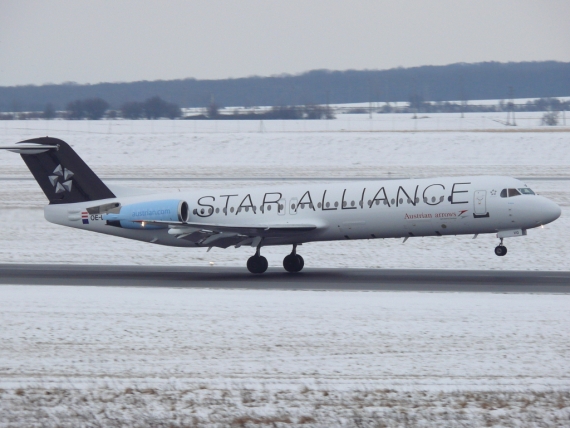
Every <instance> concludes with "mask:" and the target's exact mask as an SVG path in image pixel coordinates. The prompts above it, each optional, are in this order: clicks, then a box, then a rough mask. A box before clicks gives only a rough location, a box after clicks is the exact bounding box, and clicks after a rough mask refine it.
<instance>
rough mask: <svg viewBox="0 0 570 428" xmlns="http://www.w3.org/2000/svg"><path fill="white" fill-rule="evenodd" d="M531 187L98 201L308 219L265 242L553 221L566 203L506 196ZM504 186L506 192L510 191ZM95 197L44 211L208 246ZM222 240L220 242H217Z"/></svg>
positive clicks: (307, 187)
mask: <svg viewBox="0 0 570 428" xmlns="http://www.w3.org/2000/svg"><path fill="white" fill-rule="evenodd" d="M509 188H514V189H520V188H526V185H525V184H524V183H522V182H521V181H519V180H516V179H513V178H509V177H489V176H473V177H444V178H427V179H409V180H385V181H351V182H348V183H340V182H334V183H308V184H300V185H291V184H287V183H283V184H279V185H272V186H271V187H261V186H260V187H255V188H232V189H226V190H203V191H189V192H176V193H169V194H155V195H144V196H127V197H118V198H116V199H108V200H103V201H97V203H100V204H104V203H109V202H115V201H116V202H119V203H121V205H123V206H124V205H128V204H134V203H141V202H145V201H160V200H167V199H179V200H184V201H186V202H187V203H188V205H189V207H190V218H189V221H191V222H193V223H203V224H205V225H207V224H216V225H226V226H251V225H255V226H257V227H259V226H260V225H261V226H263V225H267V226H268V227H269V226H272V225H276V224H280V225H286V224H287V225H289V224H293V225H294V224H303V225H306V224H309V225H314V226H316V228H315V229H314V230H312V231H309V232H302V233H292V234H288V235H286V236H279V237H268V238H267V239H264V241H263V246H268V245H285V244H300V243H303V242H310V241H331V240H346V239H375V238H402V237H417V236H444V235H460V234H482V233H497V232H503V231H515V230H523V231H525V230H526V229H530V228H533V227H537V226H541V225H543V224H546V223H549V222H551V221H554V220H555V219H556V218H558V217H559V216H560V208H559V207H558V205H556V204H555V203H554V202H552V201H550V200H549V199H547V198H544V197H542V196H538V195H534V194H520V195H518V196H514V197H501V192H502V191H503V189H509ZM503 193H504V192H503ZM93 205H95V204H94V203H93V202H86V203H78V204H61V205H57V204H55V205H48V206H46V207H45V218H46V219H47V220H48V221H50V222H52V223H56V224H60V225H63V226H69V227H75V228H79V229H84V230H89V231H94V232H100V233H105V234H109V235H115V236H121V237H125V238H130V239H136V240H140V241H146V242H152V243H156V244H161V245H172V246H180V247H203V246H209V245H203V244H201V243H197V242H195V241H190V240H187V239H184V238H182V239H181V238H180V236H176V235H173V234H172V233H169V227H167V226H165V227H163V228H153V229H149V230H145V229H144V227H143V228H141V229H139V230H134V229H125V228H121V227H113V226H110V225H108V224H107V222H106V221H105V220H104V219H103V216H101V215H98V214H89V215H87V222H85V221H84V220H85V217H86V216H85V214H83V215H82V213H84V212H85V211H86V209H87V208H89V207H90V206H93ZM213 246H216V245H213Z"/></svg>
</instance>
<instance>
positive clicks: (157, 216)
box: [103, 199, 190, 229]
mask: <svg viewBox="0 0 570 428" xmlns="http://www.w3.org/2000/svg"><path fill="white" fill-rule="evenodd" d="M189 215H190V210H189V209H188V203H187V202H185V201H181V200H178V199H167V200H163V201H148V202H139V203H137V204H131V205H125V206H122V207H121V210H120V212H119V213H118V214H105V215H103V220H106V221H107V224H108V225H110V226H118V227H123V228H125V229H164V228H167V227H168V226H167V225H158V224H144V223H140V222H141V221H149V220H159V221H172V222H179V221H183V222H184V221H188V217H189Z"/></svg>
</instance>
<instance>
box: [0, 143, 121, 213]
mask: <svg viewBox="0 0 570 428" xmlns="http://www.w3.org/2000/svg"><path fill="white" fill-rule="evenodd" d="M0 148H1V149H7V150H10V151H12V152H15V153H19V154H20V155H21V156H22V159H23V160H24V162H25V163H26V165H27V166H28V168H29V169H30V171H31V173H32V174H33V176H34V178H35V179H36V181H37V182H38V184H39V185H40V187H41V188H42V190H43V192H44V193H45V195H46V196H47V198H48V199H49V202H50V204H72V203H76V202H86V201H96V200H100V199H109V198H115V195H114V194H113V192H112V191H111V190H110V189H109V188H108V187H107V186H106V185H105V183H103V181H101V179H100V178H99V177H97V175H96V174H95V173H94V172H93V171H92V170H91V168H89V166H87V164H86V163H85V162H84V161H83V160H82V159H81V158H80V157H79V155H78V154H77V153H75V150H73V149H72V148H71V147H70V146H69V144H67V143H66V142H65V141H62V140H60V139H58V138H50V137H42V138H33V139H30V140H25V141H21V142H19V143H17V144H15V145H13V146H8V147H0Z"/></svg>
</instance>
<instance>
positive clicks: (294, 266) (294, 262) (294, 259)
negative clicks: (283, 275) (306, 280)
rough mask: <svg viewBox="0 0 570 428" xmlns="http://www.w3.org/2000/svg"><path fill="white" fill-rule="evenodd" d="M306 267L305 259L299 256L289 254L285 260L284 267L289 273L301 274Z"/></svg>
mask: <svg viewBox="0 0 570 428" xmlns="http://www.w3.org/2000/svg"><path fill="white" fill-rule="evenodd" d="M303 266H305V261H304V260H303V257H301V256H300V255H298V254H295V255H293V254H289V255H288V256H286V257H285V258H284V259H283V267H284V268H285V270H286V271H287V272H291V273H296V272H300V271H301V269H303Z"/></svg>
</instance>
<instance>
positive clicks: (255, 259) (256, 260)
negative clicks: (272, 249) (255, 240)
mask: <svg viewBox="0 0 570 428" xmlns="http://www.w3.org/2000/svg"><path fill="white" fill-rule="evenodd" d="M260 249H261V246H260V245H258V246H257V250H256V251H255V254H254V255H253V256H251V257H250V258H249V259H247V270H249V271H250V272H251V273H263V272H265V271H266V270H267V266H268V263H267V259H266V258H265V257H263V256H262V255H260V254H259V250H260Z"/></svg>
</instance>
